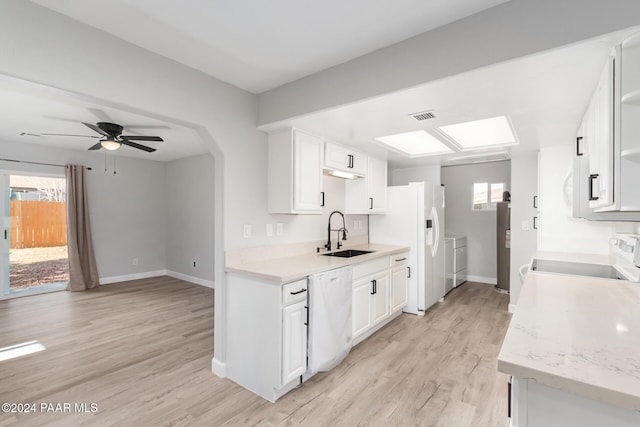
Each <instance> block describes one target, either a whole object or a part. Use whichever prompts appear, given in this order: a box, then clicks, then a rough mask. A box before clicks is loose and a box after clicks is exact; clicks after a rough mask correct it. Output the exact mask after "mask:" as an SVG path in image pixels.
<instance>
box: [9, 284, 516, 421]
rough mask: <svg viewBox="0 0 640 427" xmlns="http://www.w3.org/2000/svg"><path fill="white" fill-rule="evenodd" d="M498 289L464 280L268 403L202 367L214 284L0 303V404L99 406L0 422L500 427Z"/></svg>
mask: <svg viewBox="0 0 640 427" xmlns="http://www.w3.org/2000/svg"><path fill="white" fill-rule="evenodd" d="M507 302H508V296H506V295H503V294H500V293H497V292H496V291H494V289H493V286H490V285H483V284H477V283H466V284H464V285H463V286H461V287H459V288H456V289H454V290H453V291H452V292H451V293H450V294H449V295H448V296H447V298H446V300H445V301H444V302H443V303H441V304H438V305H437V306H436V307H434V308H433V309H431V310H429V311H428V313H427V315H426V316H425V317H417V316H412V315H408V314H403V315H401V316H400V317H399V318H398V319H396V320H394V321H393V322H391V323H390V324H389V325H387V326H386V327H385V328H383V329H382V330H380V331H379V332H378V333H376V334H375V335H374V336H372V337H371V338H369V339H368V340H366V341H364V342H363V343H361V344H360V345H358V346H357V347H355V348H354V349H353V350H352V351H351V353H350V355H349V356H348V357H347V359H346V360H345V361H344V362H343V363H342V364H341V365H340V366H338V367H337V368H335V369H334V370H333V371H331V372H329V373H323V374H318V375H316V376H315V377H313V378H311V379H310V380H309V381H307V382H306V383H304V384H303V385H302V386H301V387H299V388H298V389H296V390H293V391H292V392H290V393H289V394H287V395H285V396H284V397H283V398H281V399H280V400H279V401H278V402H276V403H275V404H271V403H269V402H266V401H265V400H262V399H261V398H259V397H257V396H255V395H253V394H252V393H250V392H248V391H246V390H244V389H243V388H242V387H240V386H238V385H236V384H234V383H232V382H231V381H229V380H226V379H220V378H218V377H216V376H215V375H213V374H212V373H211V358H212V355H213V291H212V290H210V289H207V288H204V287H200V286H196V285H191V284H188V283H185V282H182V281H180V280H177V279H172V278H168V277H162V278H154V279H144V280H137V281H132V282H127V283H123V284H114V285H108V286H102V287H99V288H98V289H96V290H92V291H87V292H83V293H69V292H58V293H54V294H47V295H38V296H33V297H26V298H18V299H13V300H5V301H0V347H5V346H9V345H15V344H19V343H22V342H25V341H32V340H37V341H39V342H40V343H41V344H43V345H44V346H45V347H46V350H44V351H42V352H39V353H35V354H32V355H28V356H24V357H20V358H17V359H12V360H8V361H4V362H0V403H2V402H15V403H27V402H30V403H31V402H35V403H37V404H38V408H39V404H40V403H41V402H46V403H64V402H69V403H71V405H72V407H73V404H74V403H76V402H83V403H88V404H90V403H96V404H97V406H98V411H97V412H96V413H95V414H91V413H85V414H76V413H71V414H69V413H66V414H46V413H45V414H42V413H36V414H21V415H18V416H16V415H15V414H3V413H0V426H5V425H20V426H41V425H61V426H62V425H64V426H79V425H82V426H86V425H100V426H102V425H133V426H139V427H142V426H161V425H176V426H177V425H197V426H200V425H202V426H220V425H225V426H231V425H302V424H303V425H305V426H315V425H331V426H355V425H380V426H388V425H401V426H405V425H407V426H411V425H415V426H431V425H438V426H474V427H475V426H490V427H493V426H501V427H502V426H506V425H507V424H508V423H507V418H506V410H507V377H506V376H505V375H502V374H499V373H497V372H496V356H497V354H498V351H499V349H500V345H501V343H502V339H503V337H504V334H505V331H506V328H507V325H508V322H509V319H510V315H509V314H508V313H507Z"/></svg>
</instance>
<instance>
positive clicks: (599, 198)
mask: <svg viewBox="0 0 640 427" xmlns="http://www.w3.org/2000/svg"><path fill="white" fill-rule="evenodd" d="M614 69H615V57H611V58H610V59H609V61H608V62H607V64H606V65H605V67H604V69H603V70H602V72H601V74H600V79H599V81H598V86H597V87H596V90H595V92H594V94H593V97H592V98H591V102H590V103H589V107H588V109H587V114H586V120H585V135H584V140H583V145H584V146H585V147H586V148H587V150H588V156H589V188H590V196H589V207H591V208H592V209H595V208H598V207H601V206H608V205H611V204H612V203H613V201H614V200H613V146H614V135H613V120H614V117H613V111H614V107H613V98H614V96H613V91H614V87H613V73H614Z"/></svg>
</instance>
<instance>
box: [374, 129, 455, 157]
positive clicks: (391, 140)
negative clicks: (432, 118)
mask: <svg viewBox="0 0 640 427" xmlns="http://www.w3.org/2000/svg"><path fill="white" fill-rule="evenodd" d="M376 141H379V142H381V143H383V144H385V145H388V146H389V147H391V148H393V149H395V150H397V151H400V152H402V153H404V154H406V155H408V156H410V157H422V156H434V155H437V154H446V153H451V152H452V150H451V149H450V148H449V147H447V146H446V145H444V144H443V143H442V142H440V141H439V140H438V139H437V138H436V137H434V136H432V135H431V134H429V133H427V132H425V131H423V130H419V131H415V132H407V133H400V134H397V135H389V136H383V137H381V138H376Z"/></svg>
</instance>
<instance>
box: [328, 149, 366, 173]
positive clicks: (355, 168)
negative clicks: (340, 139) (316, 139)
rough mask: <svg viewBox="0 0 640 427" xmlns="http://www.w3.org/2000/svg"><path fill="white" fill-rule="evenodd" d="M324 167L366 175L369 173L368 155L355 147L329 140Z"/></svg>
mask: <svg viewBox="0 0 640 427" xmlns="http://www.w3.org/2000/svg"><path fill="white" fill-rule="evenodd" d="M324 168H325V169H329V170H333V171H341V172H347V173H350V174H354V175H357V176H364V175H366V174H367V156H366V154H364V153H362V152H360V151H357V150H354V149H353V148H349V147H345V146H343V145H338V144H335V143H333V142H327V143H325V148H324Z"/></svg>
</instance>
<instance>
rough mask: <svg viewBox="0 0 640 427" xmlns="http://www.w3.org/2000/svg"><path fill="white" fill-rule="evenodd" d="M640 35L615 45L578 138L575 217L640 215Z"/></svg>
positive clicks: (616, 218) (617, 218)
mask: <svg viewBox="0 0 640 427" xmlns="http://www.w3.org/2000/svg"><path fill="white" fill-rule="evenodd" d="M639 71H640V35H638V34H636V35H634V36H632V37H630V38H628V39H627V40H625V41H624V42H623V43H622V44H621V45H619V46H616V48H615V49H614V51H613V53H612V55H611V56H610V58H609V60H608V62H607V64H606V66H605V68H604V69H603V71H602V73H601V76H600V79H599V82H598V86H597V88H596V90H595V92H594V94H593V97H592V99H591V101H590V103H589V106H588V108H587V111H586V113H585V116H584V118H583V120H582V123H581V126H580V129H579V130H578V137H577V139H576V158H575V160H574V165H573V209H572V215H573V216H574V217H576V218H585V219H590V220H604V221H638V220H640V212H639V211H640V192H638V191H637V182H639V181H640V155H638V153H640V78H638V77H637V76H638V75H639Z"/></svg>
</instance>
